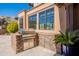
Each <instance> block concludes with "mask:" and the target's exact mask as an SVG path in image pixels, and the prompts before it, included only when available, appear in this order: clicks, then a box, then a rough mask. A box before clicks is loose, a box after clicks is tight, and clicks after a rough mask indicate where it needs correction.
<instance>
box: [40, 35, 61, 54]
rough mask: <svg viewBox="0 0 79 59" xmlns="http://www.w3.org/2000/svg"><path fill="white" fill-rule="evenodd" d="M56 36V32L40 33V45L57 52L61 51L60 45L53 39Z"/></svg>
mask: <svg viewBox="0 0 79 59" xmlns="http://www.w3.org/2000/svg"><path fill="white" fill-rule="evenodd" d="M54 38H55V34H52V35H50V34H39V45H40V46H42V47H44V48H47V49H50V50H52V51H54V52H56V53H60V49H61V48H60V45H56V44H55V42H54V41H53V40H54Z"/></svg>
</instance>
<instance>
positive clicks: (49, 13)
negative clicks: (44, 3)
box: [39, 8, 54, 30]
mask: <svg viewBox="0 0 79 59" xmlns="http://www.w3.org/2000/svg"><path fill="white" fill-rule="evenodd" d="M39 22H40V29H41V30H45V29H46V30H52V29H53V23H54V8H50V9H48V10H45V11H43V12H40V13H39Z"/></svg>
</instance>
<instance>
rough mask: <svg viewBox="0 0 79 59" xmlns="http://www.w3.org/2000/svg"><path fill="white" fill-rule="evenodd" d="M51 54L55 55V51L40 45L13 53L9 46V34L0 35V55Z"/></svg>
mask: <svg viewBox="0 0 79 59" xmlns="http://www.w3.org/2000/svg"><path fill="white" fill-rule="evenodd" d="M53 55H55V52H52V51H50V50H48V49H45V48H43V47H40V46H38V47H35V48H32V49H28V50H26V51H23V52H20V53H18V54H15V53H14V51H13V50H12V48H11V38H10V36H7V35H0V56H53Z"/></svg>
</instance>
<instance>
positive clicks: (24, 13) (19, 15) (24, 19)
mask: <svg viewBox="0 0 79 59" xmlns="http://www.w3.org/2000/svg"><path fill="white" fill-rule="evenodd" d="M18 17H23V28H24V29H26V10H24V11H22V12H20V13H19V14H18ZM18 23H19V22H18Z"/></svg>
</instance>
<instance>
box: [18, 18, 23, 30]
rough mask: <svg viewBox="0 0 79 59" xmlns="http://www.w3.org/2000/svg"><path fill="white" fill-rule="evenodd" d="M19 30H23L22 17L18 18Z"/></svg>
mask: <svg viewBox="0 0 79 59" xmlns="http://www.w3.org/2000/svg"><path fill="white" fill-rule="evenodd" d="M19 24H20V29H23V17H20V18H19Z"/></svg>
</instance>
